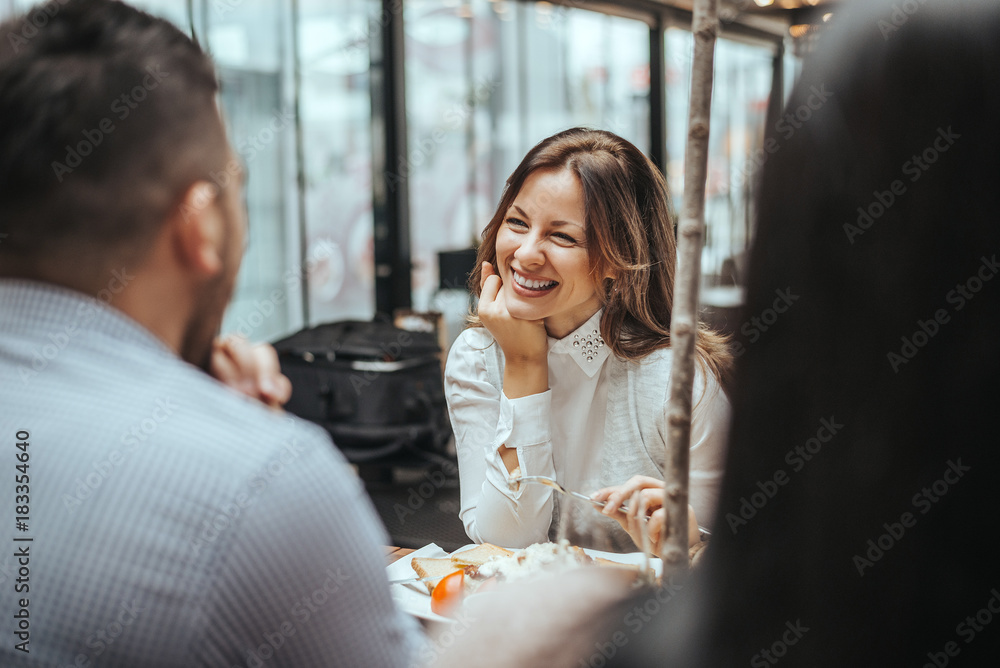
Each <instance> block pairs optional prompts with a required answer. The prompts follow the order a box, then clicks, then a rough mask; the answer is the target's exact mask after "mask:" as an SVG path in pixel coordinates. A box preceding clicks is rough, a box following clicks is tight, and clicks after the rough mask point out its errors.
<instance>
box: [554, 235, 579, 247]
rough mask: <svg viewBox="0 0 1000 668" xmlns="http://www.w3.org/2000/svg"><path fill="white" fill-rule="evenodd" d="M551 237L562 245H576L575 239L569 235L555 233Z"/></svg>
mask: <svg viewBox="0 0 1000 668" xmlns="http://www.w3.org/2000/svg"><path fill="white" fill-rule="evenodd" d="M552 236H554V237H555V238H556V239H559V240H560V241H562V242H563V243H568V244H575V243H576V239H574V238H573V237H571V236H570V235H568V234H565V233H563V232H556V233H555V234H553V235H552Z"/></svg>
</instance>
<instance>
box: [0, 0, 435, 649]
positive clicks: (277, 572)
mask: <svg viewBox="0 0 1000 668" xmlns="http://www.w3.org/2000/svg"><path fill="white" fill-rule="evenodd" d="M43 19H44V20H43ZM39 26H41V27H39ZM0 34H2V35H5V36H8V35H12V36H13V38H11V39H4V40H3V42H2V44H0V118H2V119H3V121H2V123H0V312H2V313H3V320H2V322H0V377H2V379H3V381H2V383H0V405H2V406H3V413H2V415H0V434H2V442H3V443H4V444H5V446H4V447H5V448H6V454H5V455H4V459H5V460H6V461H8V467H10V466H15V465H16V466H17V470H16V471H11V470H10V469H9V468H8V470H7V471H6V472H5V473H4V474H3V476H2V480H3V483H2V485H0V493H2V496H3V499H4V507H5V508H11V506H10V505H9V502H11V501H15V498H16V504H17V505H16V508H15V510H16V513H17V519H16V523H15V518H14V517H8V518H6V519H7V521H9V522H10V523H11V524H10V525H9V526H10V530H11V532H12V533H13V534H14V536H13V538H14V539H15V541H14V542H12V543H11V544H12V545H13V546H14V548H11V549H16V556H15V558H14V559H13V560H7V561H3V562H0V566H3V567H4V568H3V570H2V571H0V579H8V580H10V581H8V582H7V583H6V584H4V585H3V588H4V589H3V590H4V594H3V598H2V602H3V604H2V607H3V611H2V613H3V614H2V619H3V621H2V622H0V630H2V634H3V637H4V638H6V639H7V640H6V641H5V642H4V644H3V645H2V647H0V664H2V665H4V666H35V665H37V666H41V665H45V666H51V665H60V666H63V665H73V666H88V665H94V664H99V665H102V666H111V665H116V666H139V665H141V666H176V665H184V666H190V665H217V666H223V665H224V666H260V665H265V663H266V665H268V666H283V665H295V666H319V665H323V666H331V665H352V666H358V665H365V666H393V665H406V664H407V663H409V662H410V660H411V657H412V656H413V653H414V651H415V649H416V644H417V643H418V642H419V633H418V632H417V631H416V628H415V624H414V622H413V621H412V620H411V619H409V618H407V617H404V616H403V615H402V614H401V613H399V612H398V611H397V610H396V609H395V607H394V605H393V603H392V601H391V599H390V596H389V592H388V588H387V587H386V584H385V574H384V569H383V563H382V561H383V557H382V552H381V550H380V548H379V545H380V544H384V543H385V542H386V536H385V534H384V532H383V531H382V530H381V528H380V525H379V522H378V520H377V517H376V515H375V513H374V511H373V509H372V507H371V504H370V502H369V500H368V499H367V497H366V496H365V495H364V492H363V489H362V487H361V485H360V483H359V482H358V481H357V480H356V478H355V477H354V476H353V475H352V473H351V471H350V469H349V468H348V466H347V464H346V463H345V461H344V460H343V458H342V457H341V456H340V455H339V454H338V453H337V451H336V450H335V449H334V448H333V447H332V445H331V443H330V441H329V439H328V438H327V437H326V435H325V434H324V433H323V432H322V431H320V430H318V429H316V428H315V427H312V426H309V425H308V424H306V423H303V422H300V421H298V420H295V419H292V418H290V417H287V416H285V415H283V414H279V413H276V412H273V411H269V410H268V409H267V407H266V406H265V405H264V403H272V404H273V403H277V402H280V400H281V399H282V398H287V394H288V388H287V387H282V384H283V383H284V382H286V381H284V379H283V378H282V377H281V376H280V375H279V374H277V373H272V372H269V370H268V369H266V368H263V369H260V368H259V367H260V365H259V363H258V362H255V360H254V358H253V356H252V354H250V353H248V352H247V351H246V350H245V349H242V348H240V347H239V346H232V345H219V344H217V343H214V338H215V334H216V333H217V332H218V330H219V326H220V323H221V320H222V315H223V311H224V309H225V306H226V303H227V302H228V300H229V298H230V296H231V294H232V291H233V285H234V280H235V277H236V273H237V269H238V267H239V264H240V259H241V255H242V252H243V248H244V244H245V239H246V221H245V216H244V212H243V206H242V173H241V170H240V168H239V163H238V161H236V160H235V159H234V156H233V154H232V152H231V149H230V147H229V146H228V143H227V141H226V137H225V129H224V125H223V121H222V119H221V117H220V114H219V111H218V108H217V106H216V93H217V90H218V83H217V80H216V77H215V74H214V69H213V65H212V63H211V61H210V60H209V58H208V57H207V56H206V55H205V54H204V53H203V52H202V51H201V49H200V48H199V47H198V46H197V45H196V44H194V43H192V41H191V40H190V39H188V38H187V37H186V36H185V35H183V34H182V33H181V32H179V31H178V30H177V29H176V28H174V27H173V26H171V25H170V24H168V23H166V22H164V21H162V20H159V19H155V18H152V17H150V16H148V15H146V14H143V13H141V12H138V11H136V10H134V9H132V8H130V7H128V6H125V5H123V4H120V3H117V2H111V1H109V0H70V1H69V2H51V3H49V4H48V5H45V6H43V7H39V8H36V9H35V10H34V11H33V12H32V13H31V14H29V15H28V16H25V17H21V18H17V19H14V20H12V21H9V22H7V23H5V24H3V25H0ZM220 175H227V176H228V178H221V177H220ZM270 361H271V364H272V365H273V357H272V358H270ZM255 365H256V367H255ZM255 368H257V371H255ZM207 371H212V372H214V375H215V376H216V377H220V378H223V379H224V380H225V381H226V382H227V383H228V384H230V385H233V386H240V387H239V389H241V390H242V391H243V392H244V394H251V395H253V396H254V397H255V398H256V399H258V400H255V399H252V398H248V397H246V396H241V395H240V394H237V393H236V392H234V391H232V390H231V389H229V388H227V387H225V386H224V385H223V384H221V383H220V382H218V381H217V380H215V379H214V378H213V377H212V376H211V375H210V374H209V373H207ZM258 372H259V374H258ZM15 460H16V461H15ZM10 514H11V515H13V514H14V511H11V513H10ZM7 551H8V550H6V549H5V552H7ZM15 578H16V581H14V582H11V581H13V580H15Z"/></svg>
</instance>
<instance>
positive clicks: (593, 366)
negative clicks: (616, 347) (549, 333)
mask: <svg viewBox="0 0 1000 668" xmlns="http://www.w3.org/2000/svg"><path fill="white" fill-rule="evenodd" d="M603 313H604V309H600V310H598V311H597V313H595V314H594V315H592V316H590V319H589V320H587V322H585V323H583V324H582V325H580V326H579V327H577V328H576V329H575V330H574V331H573V332H571V333H569V334H567V335H566V336H564V337H563V338H561V339H553V338H551V337H549V353H556V354H561V355H569V356H570V357H572V358H573V359H574V360H576V363H577V364H578V365H579V366H580V368H581V369H583V372H584V373H586V374H587V376H588V377H590V378H593V377H594V374H596V373H597V371H598V370H599V369H600V368H601V366H602V365H603V364H604V360H606V359H607V358H608V356H609V355H610V354H611V349H610V348H608V344H606V343H605V342H604V339H602V338H601V315H602V314H603Z"/></svg>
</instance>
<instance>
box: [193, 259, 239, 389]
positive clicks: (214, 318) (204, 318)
mask: <svg viewBox="0 0 1000 668" xmlns="http://www.w3.org/2000/svg"><path fill="white" fill-rule="evenodd" d="M232 287H233V281H232V280H229V279H228V277H226V276H225V275H221V276H219V277H218V278H217V279H216V280H214V281H212V283H210V284H208V285H206V286H205V287H204V289H203V290H202V291H201V293H200V295H199V299H198V302H197V303H196V304H195V308H194V312H193V315H192V317H191V320H190V322H189V323H188V326H187V329H186V330H185V332H184V339H183V340H182V342H181V350H180V356H181V358H182V359H183V360H185V361H186V362H189V363H191V364H193V365H195V366H197V367H198V368H199V369H201V370H203V371H205V372H206V373H208V372H209V369H210V364H211V361H212V343H213V342H214V341H215V338H216V337H217V336H218V335H219V330H220V329H221V328H222V316H223V315H224V314H225V311H226V305H227V304H228V303H229V299H230V297H231V296H232Z"/></svg>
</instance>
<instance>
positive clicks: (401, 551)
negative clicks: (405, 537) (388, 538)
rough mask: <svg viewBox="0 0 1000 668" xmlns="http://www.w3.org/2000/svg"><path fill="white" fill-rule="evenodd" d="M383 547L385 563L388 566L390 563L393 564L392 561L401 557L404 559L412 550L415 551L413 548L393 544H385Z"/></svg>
mask: <svg viewBox="0 0 1000 668" xmlns="http://www.w3.org/2000/svg"><path fill="white" fill-rule="evenodd" d="M382 549H384V550H385V565H386V566H388V565H389V564H391V563H393V562H395V561H399V560H400V559H402V558H403V557H405V556H406V555H408V554H409V553H410V552H413V550H412V549H411V548H408V547H395V546H393V545H385V546H383V548H382Z"/></svg>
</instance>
